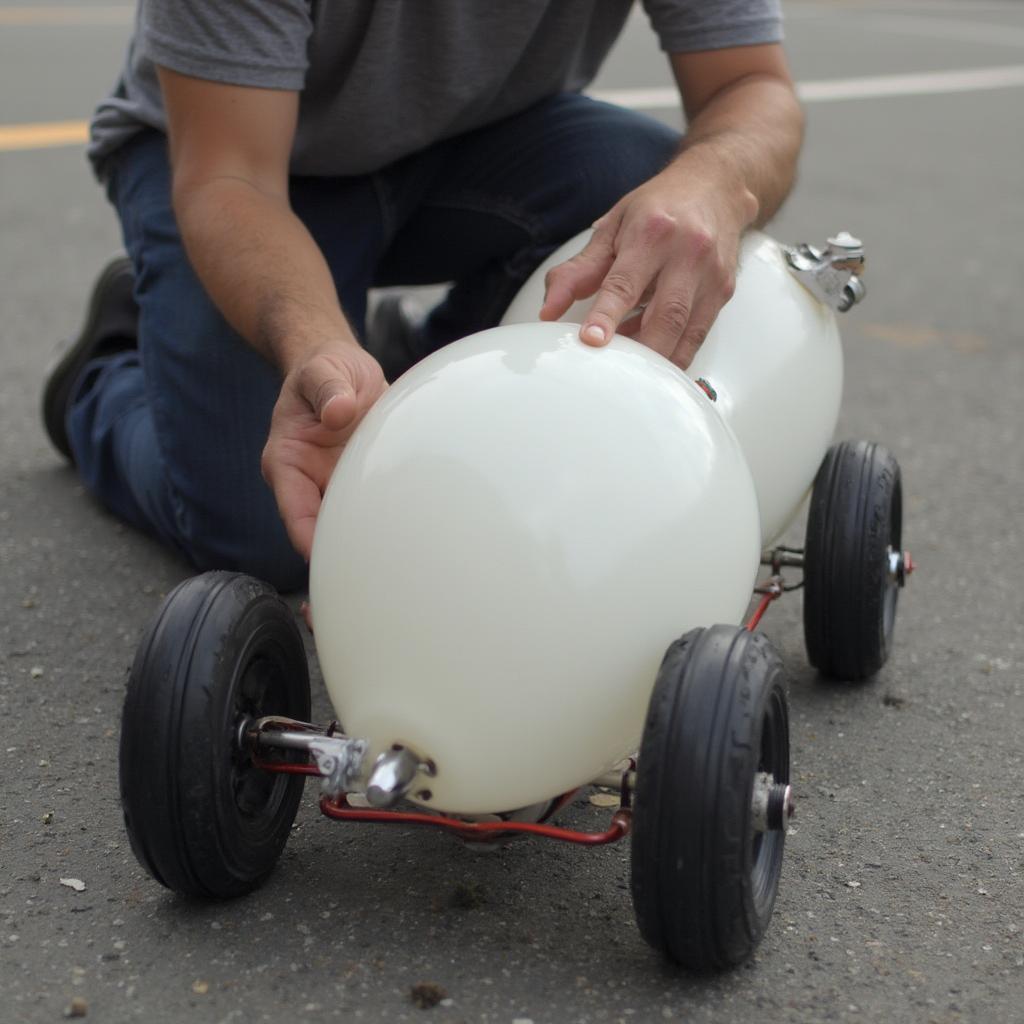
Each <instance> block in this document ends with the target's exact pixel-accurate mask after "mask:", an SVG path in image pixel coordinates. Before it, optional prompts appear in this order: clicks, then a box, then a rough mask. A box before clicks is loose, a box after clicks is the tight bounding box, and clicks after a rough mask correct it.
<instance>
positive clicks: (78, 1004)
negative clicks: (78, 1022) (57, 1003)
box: [64, 996, 89, 1017]
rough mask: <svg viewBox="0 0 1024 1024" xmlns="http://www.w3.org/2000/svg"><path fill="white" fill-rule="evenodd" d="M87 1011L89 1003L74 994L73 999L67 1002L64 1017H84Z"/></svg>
mask: <svg viewBox="0 0 1024 1024" xmlns="http://www.w3.org/2000/svg"><path fill="white" fill-rule="evenodd" d="M88 1012H89V1004H88V1003H87V1002H86V1001H85V1000H84V999H83V998H82V997H81V996H75V998H74V999H72V1000H71V1002H70V1003H68V1005H67V1008H66V1009H65V1010H64V1016H65V1017H84V1016H85V1015H86V1014H87V1013H88Z"/></svg>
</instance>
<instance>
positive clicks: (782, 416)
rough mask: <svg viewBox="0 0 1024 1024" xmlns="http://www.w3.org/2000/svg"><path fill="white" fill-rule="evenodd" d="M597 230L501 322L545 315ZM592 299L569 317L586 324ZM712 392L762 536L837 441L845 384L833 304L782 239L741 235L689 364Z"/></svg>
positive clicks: (561, 254)
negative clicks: (560, 272)
mask: <svg viewBox="0 0 1024 1024" xmlns="http://www.w3.org/2000/svg"><path fill="white" fill-rule="evenodd" d="M589 237H590V236H589V232H587V233H584V234H582V235H579V236H577V237H576V238H574V239H572V240H570V241H569V242H566V243H565V245H563V246H562V247H561V248H560V249H558V250H557V251H556V252H555V253H553V254H552V255H551V256H550V257H549V258H548V259H547V260H546V261H545V262H544V263H543V264H542V265H541V266H540V267H538V268H537V270H536V271H535V273H534V274H533V275H532V276H531V277H530V279H529V280H528V281H527V282H526V284H524V285H523V287H522V289H521V290H520V292H519V294H518V295H517V296H516V297H515V299H514V300H513V302H512V304H511V305H510V306H509V308H508V310H507V311H506V313H505V317H504V319H503V321H502V322H503V323H528V322H531V321H534V320H536V319H537V315H538V313H539V312H540V307H541V305H542V303H543V300H544V275H545V274H546V273H547V271H548V270H549V269H550V268H551V267H553V266H555V265H556V264H558V263H561V262H563V261H564V260H567V259H568V258H569V257H570V256H573V255H575V254H576V253H577V252H579V251H580V249H582V248H583V246H584V245H585V244H586V242H587V240H588V238H589ZM589 306H590V302H589V300H584V301H582V302H577V303H576V304H575V305H573V307H572V308H571V309H569V310H568V311H567V312H566V314H565V316H564V317H563V319H564V320H566V321H569V322H579V320H580V319H581V318H582V317H584V316H585V315H586V313H587V311H588V309H589ZM687 372H688V373H689V375H690V376H691V377H693V378H695V379H696V378H698V377H703V378H704V379H705V380H706V381H707V382H708V384H709V386H710V387H711V388H712V389H713V391H714V393H715V395H716V397H717V402H716V405H715V408H716V409H717V410H718V411H719V413H721V415H722V417H723V418H724V419H725V421H726V422H727V423H728V424H729V426H730V427H731V428H732V430H733V433H735V435H736V437H737V439H738V440H739V442H740V447H741V448H742V449H743V454H744V456H745V457H746V459H747V465H748V466H749V467H750V473H751V475H752V476H753V478H754V489H755V491H756V492H757V501H758V507H759V509H760V515H761V543H762V545H763V546H764V547H767V546H769V544H771V543H772V542H773V541H774V540H775V539H776V538H777V537H778V536H779V535H780V534H781V533H782V532H783V530H785V529H786V527H787V526H788V525H789V523H790V522H791V520H792V519H793V517H794V515H795V514H796V513H797V511H798V510H799V508H800V505H801V502H802V500H803V498H804V496H805V495H806V494H807V493H808V491H809V490H810V487H811V483H812V481H813V480H814V475H815V473H817V471H818V466H820V465H821V460H822V459H823V458H824V456H825V451H826V449H827V448H828V446H829V443H830V442H831V440H832V432H833V431H834V430H835V425H836V419H837V417H838V415H839V403H840V400H841V398H842V390H843V353H842V347H841V344H840V340H839V330H838V328H837V326H836V318H835V316H834V314H833V313H832V311H831V310H830V309H829V308H828V307H827V306H825V305H823V304H822V303H820V302H819V301H818V300H817V299H816V298H814V296H812V295H811V293H810V292H809V291H807V289H806V288H805V287H804V286H803V285H802V284H800V283H799V281H797V279H796V278H795V277H794V276H793V274H792V272H791V271H790V269H789V267H788V266H787V265H786V261H785V258H784V257H783V254H782V250H781V248H780V246H779V244H778V242H776V241H775V240H774V239H772V238H769V237H768V236H767V235H765V234H762V233H761V232H759V231H751V232H748V233H747V235H746V236H745V237H744V239H743V246H742V249H741V252H740V265H739V271H738V273H737V277H736V293H735V294H734V295H733V297H732V299H731V300H730V301H729V303H728V304H727V305H726V306H725V308H724V309H723V310H722V311H721V313H720V314H719V316H718V319H717V320H716V321H715V324H714V326H713V327H712V328H711V331H710V333H709V334H708V336H707V339H706V340H705V341H704V344H703V345H702V346H701V348H700V351H699V352H698V353H697V358H696V359H694V361H693V363H692V364H691V365H690V367H689V369H688V371H687Z"/></svg>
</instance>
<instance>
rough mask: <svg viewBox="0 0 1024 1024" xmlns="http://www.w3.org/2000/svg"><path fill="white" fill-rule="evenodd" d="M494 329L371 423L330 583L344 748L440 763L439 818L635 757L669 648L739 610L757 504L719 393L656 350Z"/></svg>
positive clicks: (334, 509)
mask: <svg viewBox="0 0 1024 1024" xmlns="http://www.w3.org/2000/svg"><path fill="white" fill-rule="evenodd" d="M577 332H578V328H574V327H571V326H567V325H563V324H540V323H533V324H528V325H513V326H506V327H499V328H495V329H494V330H490V331H485V332H483V333H481V334H477V335H474V336H473V337H470V338H467V339H465V340H463V341H460V342H457V343H455V344H453V345H450V346H448V347H447V348H445V349H443V350H441V351H440V352H437V353H435V354H434V355H432V356H430V357H429V358H427V359H426V360H424V361H423V362H422V363H420V364H418V365H417V366H415V367H414V368H413V369H412V370H411V371H409V373H407V374H406V375H405V376H404V377H402V378H401V379H400V380H399V381H398V382H397V383H396V384H395V385H393V386H392V388H391V389H390V390H389V392H388V393H387V394H386V395H385V396H384V398H383V399H381V401H380V402H378V404H377V405H376V406H375V407H374V408H373V409H372V410H371V412H370V413H369V415H368V416H367V417H366V419H365V420H364V421H363V423H362V424H361V425H360V427H359V429H358V430H357V431H356V433H355V435H354V437H353V438H352V441H351V443H350V444H349V445H348V447H347V449H346V451H345V453H344V455H343V456H342V459H341V460H340V462H339V464H338V467H337V470H336V472H335V474H334V476H333V478H332V480H331V483H330V487H329V488H328V491H327V494H326V496H325V499H324V504H323V508H322V509H321V512H320V516H319V520H318V524H317V531H316V537H315V542H314V546H313V557H312V562H311V570H310V594H311V603H312V609H313V619H314V627H315V633H316V644H317V650H318V653H319V657H320V663H321V667H322V669H323V674H324V679H325V682H326V685H327V689H328V692H329V693H330V696H331V699H332V701H333V703H334V705H335V709H336V711H337V713H338V715H339V717H340V719H341V721H342V724H343V726H344V728H345V731H346V733H348V734H349V735H352V736H359V737H364V738H368V739H369V740H371V743H372V749H373V752H374V753H377V752H380V751H383V750H386V749H387V748H389V747H390V746H391V745H392V744H394V743H400V744H403V745H405V746H407V747H409V748H411V749H412V750H414V751H415V752H416V753H417V754H419V755H420V756H421V757H423V758H428V759H430V760H432V761H433V762H434V763H435V764H436V767H437V775H436V777H435V778H434V779H432V780H430V791H431V796H430V798H429V799H426V798H421V800H422V802H424V803H426V804H428V805H429V806H431V807H434V808H437V809H440V810H445V811H449V812H461V813H467V814H470V813H479V812H491V811H501V810H507V809H512V808H515V807H518V806H522V805H525V804H529V803H533V802H536V801H539V800H541V799H545V798H548V797H551V796H554V795H556V794H558V793H561V792H564V791H566V790H569V789H571V788H573V787H575V786H577V785H580V784H582V783H585V782H587V781H589V780H590V779H592V778H594V777H596V776H597V775H599V774H600V773H601V772H602V771H604V770H605V769H606V768H607V767H609V766H610V765H612V764H613V763H614V762H615V761H617V760H618V759H619V758H620V757H622V756H623V755H625V754H628V753H629V752H631V750H632V749H634V747H635V744H636V743H637V741H638V739H639V736H640V732H641V729H642V725H643V719H644V714H645V711H646V705H647V700H648V697H649V694H650V691H651V687H652V685H653V682H654V678H655V674H656V672H657V668H658V665H659V663H660V661H661V658H662V656H663V655H664V652H665V649H666V647H667V645H668V644H669V643H670V642H671V641H672V640H673V639H674V638H676V637H677V636H679V635H680V634H681V633H683V632H684V631H686V630H688V629H691V628H693V627H694V626H698V625H707V624H711V623H715V622H737V621H739V619H740V618H741V617H742V615H743V612H744V610H745V607H746V605H747V602H748V599H749V597H750V591H751V586H752V583H753V580H754V577H755V574H756V571H757V566H758V557H759V550H760V544H759V540H760V528H759V522H758V515H757V503H756V498H755V495H754V488H753V484H752V481H751V477H750V473H749V470H748V468H747V465H746V462H745V460H744V458H743V455H742V454H741V451H740V449H739V446H738V444H737V441H736V439H735V437H734V435H733V433H732V431H731V430H730V429H729V427H728V426H727V425H726V424H725V422H724V421H723V419H722V418H721V417H720V416H719V415H718V413H717V411H716V410H715V409H714V407H713V404H712V402H711V401H710V399H709V398H708V397H707V395H706V394H705V393H704V392H703V391H701V389H700V388H698V387H697V386H696V385H695V384H694V383H693V382H692V381H691V380H690V379H688V378H687V377H686V375H685V374H683V373H682V372H681V371H679V370H677V369H676V368H675V367H673V366H671V365H670V364H669V363H668V362H666V361H665V360H664V359H662V358H661V357H660V356H658V355H656V354H654V353H652V352H650V351H649V350H647V349H645V348H643V347H642V346H640V345H638V344H636V343H635V342H632V341H629V340H628V339H624V338H615V339H614V340H613V341H612V342H611V344H610V345H609V346H607V347H606V348H601V349H594V348H590V347H588V346H585V345H583V344H582V343H581V342H580V341H579V340H578V338H577Z"/></svg>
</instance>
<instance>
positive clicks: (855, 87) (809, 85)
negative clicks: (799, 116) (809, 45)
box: [589, 64, 1024, 110]
mask: <svg viewBox="0 0 1024 1024" xmlns="http://www.w3.org/2000/svg"><path fill="white" fill-rule="evenodd" d="M1019 86H1024V64H1011V65H1008V66H1004V67H994V68H973V69H969V70H966V71H932V72H924V73H909V74H903V75H870V76H867V77H864V78H833V79H825V80H823V81H817V82H799V83H797V93H798V94H799V96H800V99H801V100H803V102H804V103H831V102H835V101H837V100H864V99H882V98H885V97H888V96H930V95H942V94H945V93H955V92H975V91H978V90H981V89H1009V88H1013V87H1019ZM589 95H591V96H593V97H594V98H595V99H599V100H605V101H606V102H608V103H615V104H617V105H618V106H620V107H631V108H634V109H638V110H675V109H676V108H677V107H678V106H679V93H678V92H677V91H676V89H675V87H673V86H666V87H664V88H659V89H595V90H592V91H591V92H590V93H589Z"/></svg>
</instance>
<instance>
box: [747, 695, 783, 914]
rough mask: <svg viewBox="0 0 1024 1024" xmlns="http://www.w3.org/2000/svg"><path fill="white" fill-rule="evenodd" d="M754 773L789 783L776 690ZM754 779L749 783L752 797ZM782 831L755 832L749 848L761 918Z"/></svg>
mask: <svg viewBox="0 0 1024 1024" xmlns="http://www.w3.org/2000/svg"><path fill="white" fill-rule="evenodd" d="M757 772H767V773H768V774H770V775H771V776H772V777H773V778H774V780H775V782H776V783H788V782H789V728H788V716H787V714H786V705H785V697H784V696H783V694H782V692H781V691H780V690H779V689H778V688H773V689H772V691H771V692H770V694H769V697H768V701H767V704H766V706H765V710H764V717H763V719H762V723H761V753H760V757H759V759H758V765H757ZM752 795H753V779H752V780H751V798H752ZM785 836H786V833H785V828H783V829H781V830H772V831H768V832H754V834H753V837H752V839H751V845H750V888H751V895H752V898H753V901H754V906H755V908H756V910H757V913H758V914H759V915H764V914H766V913H767V911H768V910H769V909H770V907H771V905H772V903H773V902H774V900H775V892H776V890H777V888H778V882H779V873H780V871H781V870H782V853H783V845H784V843H785Z"/></svg>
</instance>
